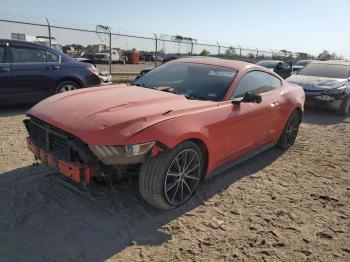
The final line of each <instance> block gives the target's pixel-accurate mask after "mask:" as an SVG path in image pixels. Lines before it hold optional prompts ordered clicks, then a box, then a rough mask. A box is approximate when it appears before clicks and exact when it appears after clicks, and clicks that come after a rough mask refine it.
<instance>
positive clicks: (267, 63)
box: [256, 61, 277, 68]
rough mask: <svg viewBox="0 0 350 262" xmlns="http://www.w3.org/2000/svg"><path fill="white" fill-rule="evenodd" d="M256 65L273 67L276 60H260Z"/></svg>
mask: <svg viewBox="0 0 350 262" xmlns="http://www.w3.org/2000/svg"><path fill="white" fill-rule="evenodd" d="M256 64H257V65H260V66H263V67H267V68H275V66H276V65H277V62H274V61H260V62H257V63H256Z"/></svg>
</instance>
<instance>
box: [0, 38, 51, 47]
mask: <svg viewBox="0 0 350 262" xmlns="http://www.w3.org/2000/svg"><path fill="white" fill-rule="evenodd" d="M0 42H7V43H16V44H25V45H31V46H35V47H41V48H42V47H44V48H50V47H48V46H47V45H43V44H38V43H34V42H30V41H24V40H14V39H1V38H0Z"/></svg>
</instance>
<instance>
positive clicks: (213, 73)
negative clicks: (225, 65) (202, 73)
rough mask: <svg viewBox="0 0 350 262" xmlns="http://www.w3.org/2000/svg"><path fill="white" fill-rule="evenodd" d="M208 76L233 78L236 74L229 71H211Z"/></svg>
mask: <svg viewBox="0 0 350 262" xmlns="http://www.w3.org/2000/svg"><path fill="white" fill-rule="evenodd" d="M208 76H221V77H230V78H233V77H234V76H235V73H234V72H228V71H210V72H209V74H208Z"/></svg>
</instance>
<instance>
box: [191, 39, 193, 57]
mask: <svg viewBox="0 0 350 262" xmlns="http://www.w3.org/2000/svg"><path fill="white" fill-rule="evenodd" d="M192 54H193V41H192V40H191V55H192Z"/></svg>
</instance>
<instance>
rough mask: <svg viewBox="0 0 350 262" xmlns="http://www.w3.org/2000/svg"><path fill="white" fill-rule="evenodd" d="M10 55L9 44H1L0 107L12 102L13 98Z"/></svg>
mask: <svg viewBox="0 0 350 262" xmlns="http://www.w3.org/2000/svg"><path fill="white" fill-rule="evenodd" d="M8 53H9V52H8V43H7V42H0V105H1V104H4V103H9V102H11V98H12V89H11V71H10V63H9V61H8Z"/></svg>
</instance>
